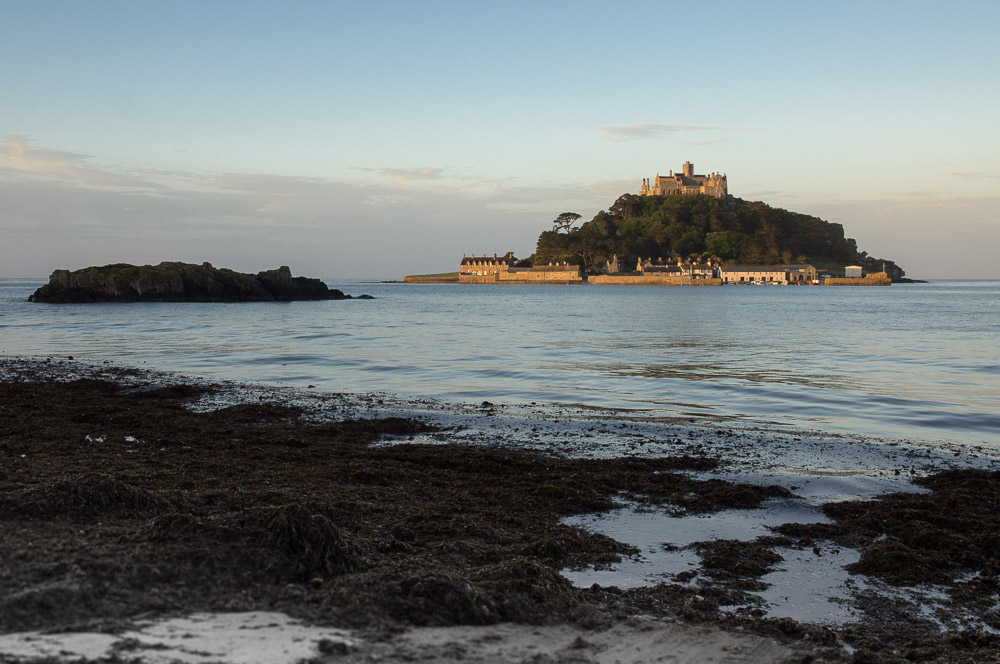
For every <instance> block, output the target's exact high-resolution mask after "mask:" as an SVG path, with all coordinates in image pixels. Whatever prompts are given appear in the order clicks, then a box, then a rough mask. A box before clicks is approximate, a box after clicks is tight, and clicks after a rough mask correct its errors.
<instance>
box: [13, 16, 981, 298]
mask: <svg viewBox="0 0 1000 664" xmlns="http://www.w3.org/2000/svg"><path fill="white" fill-rule="evenodd" d="M997 26H1000V2H994V1H992V0H982V1H976V2H972V1H964V2H963V1H961V0H955V1H950V2H947V3H945V2H940V0H936V1H934V2H925V1H923V0H907V1H900V2H892V1H879V0H868V1H866V2H854V1H852V0H844V1H839V2H833V1H830V2H811V1H809V0H796V1H794V2H770V1H767V0H763V1H759V2H728V1H726V0H716V1H715V2H711V3H690V2H683V3H682V2H661V3H650V2H643V3H611V2H587V1H586V0H578V1H574V2H557V1H549V2H539V1H538V0H533V1H531V2H517V1H510V2H503V3H498V2H491V3H469V2H443V1H435V0H422V1H417V0H411V1H407V2H379V1H377V0H374V1H373V0H369V1H367V2H347V1H344V2H335V1H324V2H309V1H305V0H302V1H298V2H280V3H279V2H276V1H275V2H256V1H253V0H242V1H239V2H235V1H232V2H231V1H225V0H209V1H205V0H199V1H197V2H190V1H185V0H171V1H170V2H165V1H161V2H136V1H135V0H129V1H127V2H108V1H103V0H88V1H87V2H82V1H78V0H74V1H55V0H27V1H24V0H0V276H25V277H28V276H33V277H43V276H47V275H48V274H49V273H50V272H51V271H52V270H54V269H57V268H70V269H77V268H81V267H86V266H89V265H103V264H107V263H116V262H125V263H135V264H147V263H158V262H160V261H163V260H179V261H185V262H195V263H201V262H205V261H208V262H211V263H212V264H214V265H216V266H219V267H230V268H233V269H237V270H241V271H249V272H256V271H259V270H263V269H270V268H274V267H277V266H278V265H289V266H290V267H291V268H292V272H293V273H294V274H301V275H306V276H317V277H325V278H337V277H344V278H355V277H357V278H385V279H398V278H400V277H402V276H403V275H405V274H418V273H429V272H445V271H453V270H456V269H458V267H457V266H458V263H459V261H460V259H461V257H462V255H463V254H472V253H475V254H480V255H481V254H484V253H486V254H490V255H492V254H493V253H499V254H504V253H506V252H508V251H513V252H514V253H515V254H516V255H517V256H518V257H525V256H528V255H530V254H531V253H532V252H533V251H534V247H535V241H536V240H537V237H538V234H539V233H540V232H541V231H543V230H548V229H551V227H552V220H553V219H555V217H556V216H558V215H559V214H560V213H562V212H566V211H571V212H576V213H579V214H581V215H582V216H583V218H584V219H590V218H592V217H593V216H594V215H595V214H596V213H597V212H598V211H600V210H602V209H607V208H608V207H609V206H610V205H611V204H612V203H613V202H614V201H615V199H617V198H618V197H619V196H620V195H621V194H623V193H629V192H631V193H636V192H637V191H638V189H639V187H640V185H641V181H642V178H653V177H655V176H656V174H657V173H662V174H667V173H668V172H670V171H671V170H673V171H679V170H681V166H682V164H683V163H684V162H685V161H691V162H692V163H694V165H695V171H696V172H697V173H709V172H720V173H725V174H726V175H727V177H728V182H729V193H730V194H732V195H734V196H738V197H740V198H743V199H747V200H762V201H765V202H766V203H768V204H770V205H772V206H774V207H781V208H785V209H789V210H793V211H795V212H802V213H806V214H812V215H816V216H819V217H821V218H823V219H826V220H828V221H831V222H836V223H840V224H842V225H843V226H844V229H845V232H846V235H847V236H848V237H853V238H855V239H856V240H857V241H858V245H859V248H861V249H863V250H865V251H868V253H869V254H872V255H875V256H879V257H884V258H890V259H893V260H895V261H896V262H897V263H898V264H899V265H900V266H901V267H903V268H904V269H905V270H906V273H907V276H910V277H914V278H926V279H941V278H996V277H997V276H998V273H997V269H996V259H995V256H996V252H997V248H998V247H1000V126H998V118H1000V40H998V39H996V30H997Z"/></svg>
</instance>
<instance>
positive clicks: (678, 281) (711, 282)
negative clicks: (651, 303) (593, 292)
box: [587, 274, 722, 286]
mask: <svg viewBox="0 0 1000 664" xmlns="http://www.w3.org/2000/svg"><path fill="white" fill-rule="evenodd" d="M587 282H588V283H591V284H615V285H618V286H721V285H722V280H721V279H692V278H691V277H667V276H657V275H642V274H598V275H594V276H592V277H590V278H589V279H588V280H587Z"/></svg>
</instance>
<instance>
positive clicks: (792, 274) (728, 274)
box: [720, 265, 819, 284]
mask: <svg viewBox="0 0 1000 664" xmlns="http://www.w3.org/2000/svg"><path fill="white" fill-rule="evenodd" d="M720 276H721V277H722V283H724V284H813V283H816V282H817V281H818V279H819V274H818V273H817V271H816V268H814V267H813V266H812V265H724V266H722V271H721V275H720Z"/></svg>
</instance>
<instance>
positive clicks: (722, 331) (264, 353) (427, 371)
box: [0, 279, 1000, 444]
mask: <svg viewBox="0 0 1000 664" xmlns="http://www.w3.org/2000/svg"><path fill="white" fill-rule="evenodd" d="M42 283H43V281H41V280H28V279H3V280H0V353H5V354H10V355H38V356H45V355H61V356H67V355H72V356H74V357H75V358H76V359H83V360H95V361H96V360H105V359H110V360H115V361H118V362H121V363H126V364H137V365H143V366H147V367H149V368H156V369H165V370H170V371H179V372H184V373H188V374H194V375H198V376H202V377H207V378H224V379H236V380H242V381H256V382H269V383H280V384H290V385H295V386H302V387H305V386H309V385H312V386H315V388H317V389H323V390H329V391H336V392H373V391H378V392H393V393H398V394H401V395H407V396H421V397H422V396H433V397H437V398H443V399H445V400H454V401H465V402H478V401H482V400H489V401H492V402H496V403H530V402H537V403H538V404H547V403H559V404H576V405H583V406H588V407H589V406H593V407H601V408H621V409H629V410H631V411H634V412H635V413H636V414H643V415H648V416H650V417H683V418H689V419H693V420H697V421H715V422H719V423H721V424H723V425H730V424H732V425H748V426H760V425H764V426H768V427H778V428H784V427H788V428H791V429H807V430H816V431H825V432H830V433H850V434H859V435H874V436H889V437H893V438H904V439H920V440H929V441H934V440H949V441H954V442H962V443H983V442H985V443H988V444H1000V281H938V282H932V283H928V284H907V285H894V286H891V287H889V288H876V287H869V288H833V287H791V286H789V287H776V286H757V287H754V286H730V287H721V288H657V287H630V286H459V285H416V284H383V283H370V282H368V283H364V282H360V281H352V280H330V281H329V283H330V285H331V286H335V287H337V288H340V289H342V290H344V291H345V292H347V293H351V294H354V295H358V294H361V293H368V294H371V295H373V296H375V298H376V299H374V300H348V301H339V302H293V303H249V304H196V303H191V304H186V303H185V304H161V303H143V304H87V305H46V304H31V303H29V302H27V297H28V295H29V294H30V293H31V292H32V291H33V290H34V289H35V288H37V287H38V286H40V285H42Z"/></svg>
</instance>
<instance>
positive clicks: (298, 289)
mask: <svg viewBox="0 0 1000 664" xmlns="http://www.w3.org/2000/svg"><path fill="white" fill-rule="evenodd" d="M350 298H351V296H350V295H344V293H343V291H340V290H338V289H336V288H328V287H327V285H326V284H325V283H323V282H322V281H320V280H319V279H311V278H309V277H293V276H292V271H291V270H290V269H288V266H285V265H283V266H281V267H279V268H278V269H276V270H266V271H264V272H258V273H257V274H244V273H242V272H236V271H234V270H229V269H226V268H216V267H213V266H212V264H211V263H202V264H201V265H195V264H193V263H177V262H163V263H160V264H159V265H141V266H137V265H129V264H127V263H116V264H114V265H105V266H103V267H87V268H83V269H81V270H74V271H70V270H56V271H54V272H53V273H52V275H51V276H50V277H49V283H47V284H46V285H44V286H42V287H41V288H39V289H38V290H36V291H35V292H34V293H33V294H32V295H31V297H29V298H28V300H29V301H31V302H54V303H66V302H269V301H273V300H279V301H291V300H345V299H350Z"/></svg>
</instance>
